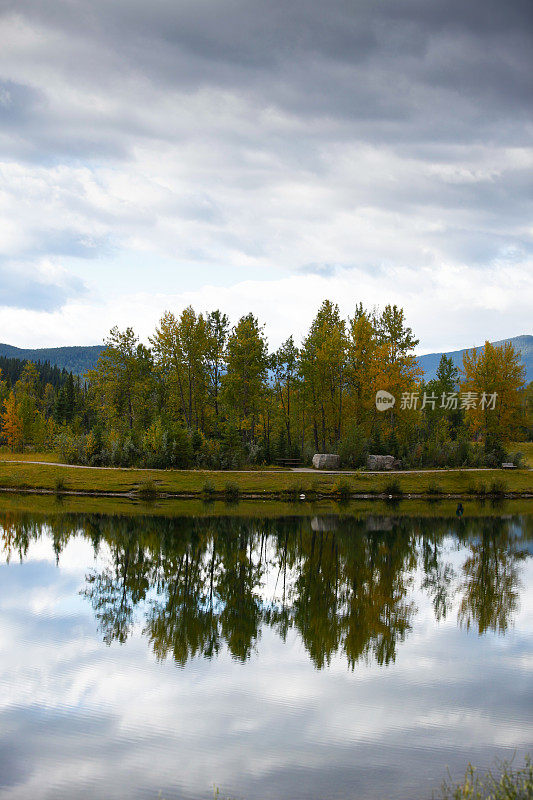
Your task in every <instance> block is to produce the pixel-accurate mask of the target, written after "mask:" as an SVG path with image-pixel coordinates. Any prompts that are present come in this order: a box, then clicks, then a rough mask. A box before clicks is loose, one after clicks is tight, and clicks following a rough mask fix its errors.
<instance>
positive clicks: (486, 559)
mask: <svg viewBox="0 0 533 800" xmlns="http://www.w3.org/2000/svg"><path fill="white" fill-rule="evenodd" d="M376 520H377V521H376ZM42 522H43V518H42V517H41V518H39V517H37V516H35V517H34V516H32V515H31V514H19V515H17V514H10V515H8V514H5V515H4V517H3V518H2V519H0V524H2V526H3V532H2V541H1V543H0V546H2V548H3V550H4V552H5V553H6V555H7V558H9V557H10V555H11V554H12V553H17V554H18V555H19V557H20V558H21V559H23V558H24V557H25V555H26V553H27V552H28V548H29V545H30V544H31V541H32V540H34V539H37V538H39V537H40V536H41V535H42V534H43V531H44V532H46V533H49V534H50V536H51V538H52V543H53V548H54V550H55V552H56V555H57V557H58V558H59V559H60V557H61V552H62V550H63V548H64V547H65V545H66V544H67V542H68V541H69V540H70V538H71V537H72V536H74V535H83V536H85V537H86V538H87V539H88V540H89V541H90V542H91V543H92V545H93V547H94V550H95V552H100V556H101V559H103V562H104V564H105V566H103V567H100V568H99V570H97V571H93V572H91V573H90V574H88V575H87V576H86V585H85V588H84V590H83V592H82V593H83V594H84V595H85V596H86V597H87V598H88V599H89V600H90V602H91V604H92V606H93V608H94V611H95V615H96V618H97V620H98V622H99V628H100V630H101V631H102V634H103V638H104V641H105V642H106V643H108V644H110V643H111V642H113V641H115V640H116V641H119V642H124V641H126V639H127V637H128V636H129V635H130V633H131V630H132V628H133V623H134V618H135V614H136V612H137V613H138V614H139V618H142V617H144V628H143V632H144V634H145V635H146V636H147V638H148V640H149V641H150V643H151V646H152V648H153V650H154V653H155V654H156V656H157V657H158V658H160V659H163V658H165V657H167V656H170V657H172V658H173V659H174V660H175V661H176V663H178V664H181V665H183V664H185V663H186V662H187V661H188V659H190V658H192V657H195V656H201V657H206V658H211V657H212V656H214V655H216V654H217V653H218V652H219V651H220V649H221V647H222V646H226V647H227V648H228V650H229V652H230V653H231V654H232V655H233V657H234V658H236V659H239V660H242V661H244V660H246V659H247V658H249V656H250V654H251V653H252V652H253V649H254V647H255V645H256V643H257V641H258V640H259V637H260V634H261V629H262V627H264V626H270V627H272V629H274V630H276V631H277V633H278V634H279V635H280V636H281V637H282V638H283V639H285V638H286V636H287V634H288V632H289V631H290V630H291V629H293V630H296V631H297V632H298V633H299V636H300V637H301V640H302V642H303V644H304V646H305V648H306V650H307V652H308V653H309V656H310V658H311V659H312V660H313V662H314V664H315V665H316V666H317V667H318V668H322V667H324V666H325V665H326V664H329V663H330V661H331V659H332V657H333V656H334V655H335V654H338V653H342V654H343V655H344V656H345V658H346V659H347V662H348V664H349V665H350V666H351V667H352V668H353V667H354V666H355V665H356V664H357V663H358V662H359V661H360V660H361V659H363V660H368V659H375V660H376V662H377V663H379V664H389V663H391V662H393V661H394V660H395V658H396V653H397V647H398V643H399V642H402V641H403V640H404V639H405V637H406V636H407V635H408V633H409V631H410V630H411V627H412V621H413V618H414V615H415V613H416V609H415V607H414V605H413V603H412V602H409V590H410V587H411V585H412V582H413V578H414V574H415V571H416V568H417V565H418V564H419V565H420V567H421V569H422V570H423V576H424V577H423V581H422V588H423V589H424V590H425V591H426V592H427V594H428V596H429V597H430V599H431V602H432V605H433V609H434V613H435V616H436V618H437V619H439V620H440V619H444V618H445V616H446V615H447V613H448V612H449V609H450V607H451V603H452V600H453V597H454V594H455V592H456V591H460V592H461V596H460V601H459V622H460V624H464V625H466V626H467V627H470V625H472V624H475V625H476V626H477V628H478V630H479V632H480V633H484V632H485V631H488V630H493V631H497V632H499V633H504V632H505V631H506V629H507V627H508V626H509V624H510V623H511V621H512V617H513V614H514V613H515V611H516V608H517V604H518V591H519V583H518V565H519V562H520V560H521V559H522V558H523V557H524V553H523V552H522V551H521V550H520V547H519V544H520V541H521V540H523V538H524V536H526V537H527V536H530V535H531V531H529V532H528V525H530V523H529V520H528V518H516V517H515V518H502V517H499V518H498V517H485V518H481V519H473V518H469V519H461V520H456V519H455V518H454V519H452V520H450V519H440V520H439V519H423V518H418V519H410V518H403V519H402V518H398V519H393V518H387V520H385V521H383V520H380V519H378V518H376V519H374V520H373V523H372V525H371V526H370V525H368V524H367V523H366V522H365V520H364V519H362V520H358V519H357V518H355V517H341V518H339V519H338V521H336V524H335V526H323V529H321V526H319V525H317V524H316V521H315V524H313V525H312V524H311V523H310V520H309V519H305V518H301V517H300V518H285V519H280V520H274V521H272V520H263V519H255V518H254V519H246V518H235V517H233V518H232V517H225V518H224V517H222V518H215V517H214V518H211V519H194V518H180V519H176V518H165V517H162V518H156V517H138V518H130V517H126V516H116V517H110V516H104V515H96V514H93V515H74V514H66V513H61V514H57V515H56V516H53V517H50V518H46V525H43V524H42ZM385 522H386V523H387V524H385ZM452 534H453V535H454V537H455V538H454V539H452V540H450V536H451V535H452ZM450 541H455V542H456V546H457V547H459V546H461V547H466V548H469V555H468V557H467V558H466V561H465V563H464V565H463V567H462V574H463V576H464V579H463V582H462V584H461V585H460V586H459V588H458V587H457V585H456V580H455V578H456V576H455V574H454V571H453V569H452V567H451V565H450V564H448V563H447V562H446V558H445V553H446V551H447V549H449V542H450ZM267 579H268V580H267ZM267 585H268V586H269V589H268V594H267V593H266V589H265V586H267Z"/></svg>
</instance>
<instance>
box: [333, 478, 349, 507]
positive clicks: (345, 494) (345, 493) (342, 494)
mask: <svg viewBox="0 0 533 800" xmlns="http://www.w3.org/2000/svg"><path fill="white" fill-rule="evenodd" d="M333 492H334V493H335V494H336V495H338V496H339V498H340V499H341V500H342V501H343V502H347V501H348V500H349V499H350V497H351V496H352V490H351V488H350V484H349V483H348V481H347V480H341V481H339V482H338V483H337V484H336V485H335V486H334V487H333Z"/></svg>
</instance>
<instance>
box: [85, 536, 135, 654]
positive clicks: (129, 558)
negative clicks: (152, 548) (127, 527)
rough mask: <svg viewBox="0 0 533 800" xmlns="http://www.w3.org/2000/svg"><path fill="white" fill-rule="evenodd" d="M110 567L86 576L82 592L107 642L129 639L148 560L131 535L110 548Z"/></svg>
mask: <svg viewBox="0 0 533 800" xmlns="http://www.w3.org/2000/svg"><path fill="white" fill-rule="evenodd" d="M112 553H113V569H105V570H104V571H103V572H101V573H96V572H93V573H90V574H89V575H87V576H86V581H87V587H86V589H85V590H84V591H83V594H84V595H85V597H87V598H88V599H89V600H90V602H91V604H92V606H93V608H94V611H95V614H96V618H97V620H98V622H99V628H100V630H101V631H102V633H103V638H104V641H105V643H106V644H111V642H113V641H114V640H117V641H119V642H121V643H123V642H125V641H126V639H127V638H128V634H129V632H130V629H131V626H132V623H133V611H134V608H135V606H136V605H138V604H139V603H140V602H141V601H142V600H144V599H145V597H146V593H147V591H148V588H149V585H150V581H149V572H150V562H149V560H147V559H146V557H145V553H144V549H143V548H142V546H141V545H140V544H139V542H138V540H137V538H136V537H135V535H134V534H131V533H130V534H129V535H126V536H125V537H124V542H123V543H122V544H121V545H115V547H113V549H112Z"/></svg>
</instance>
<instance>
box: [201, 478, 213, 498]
mask: <svg viewBox="0 0 533 800" xmlns="http://www.w3.org/2000/svg"><path fill="white" fill-rule="evenodd" d="M215 491H216V490H215V484H214V483H213V481H212V480H209V479H207V480H206V482H205V483H204V485H203V486H202V494H204V495H206V496H207V497H212V496H213V495H214V493H215Z"/></svg>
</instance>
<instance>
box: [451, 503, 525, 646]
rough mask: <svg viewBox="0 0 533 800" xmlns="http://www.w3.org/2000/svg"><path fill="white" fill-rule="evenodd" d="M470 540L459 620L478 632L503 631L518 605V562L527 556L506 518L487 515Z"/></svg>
mask: <svg viewBox="0 0 533 800" xmlns="http://www.w3.org/2000/svg"><path fill="white" fill-rule="evenodd" d="M480 528H481V530H480V531H479V532H478V534H477V537H476V538H475V539H474V540H473V541H471V542H469V546H470V549H471V555H470V556H469V557H468V558H467V559H466V561H465V563H464V564H463V573H464V582H463V586H462V589H463V597H462V600H461V603H460V606H459V622H460V624H462V625H465V626H466V627H467V628H470V626H471V625H472V623H474V622H475V623H476V624H477V627H478V631H479V633H480V634H482V633H485V632H486V631H489V630H491V631H496V632H498V633H505V631H506V630H507V628H508V627H509V625H510V623H511V620H512V617H513V614H514V613H515V611H516V610H517V607H518V589H519V576H518V563H519V561H521V560H522V559H524V558H525V557H526V553H525V552H524V551H522V550H520V548H519V546H518V543H517V540H516V538H515V537H514V536H513V533H512V530H511V529H510V526H509V520H508V519H501V518H499V517H488V518H486V519H484V520H483V521H482V524H481V525H480Z"/></svg>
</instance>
